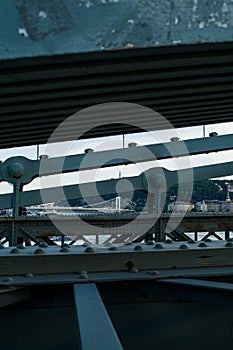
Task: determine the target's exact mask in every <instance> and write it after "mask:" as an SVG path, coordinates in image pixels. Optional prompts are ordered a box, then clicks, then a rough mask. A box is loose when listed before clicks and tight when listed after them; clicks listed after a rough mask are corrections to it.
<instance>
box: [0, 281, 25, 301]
mask: <svg viewBox="0 0 233 350" xmlns="http://www.w3.org/2000/svg"><path fill="white" fill-rule="evenodd" d="M9 281H10V280H9ZM28 299H30V292H29V290H27V289H25V288H19V287H18V288H15V287H11V288H4V287H1V288H0V307H4V306H7V305H12V304H16V303H19V302H21V301H25V300H28Z"/></svg>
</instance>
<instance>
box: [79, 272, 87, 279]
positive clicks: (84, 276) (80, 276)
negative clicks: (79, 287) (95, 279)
mask: <svg viewBox="0 0 233 350" xmlns="http://www.w3.org/2000/svg"><path fill="white" fill-rule="evenodd" d="M79 278H81V279H86V278H88V274H87V271H85V270H83V271H80V272H79Z"/></svg>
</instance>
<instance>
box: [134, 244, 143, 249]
mask: <svg viewBox="0 0 233 350" xmlns="http://www.w3.org/2000/svg"><path fill="white" fill-rule="evenodd" d="M134 250H143V248H142V246H141V245H136V247H134Z"/></svg>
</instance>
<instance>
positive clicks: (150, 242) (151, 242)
mask: <svg viewBox="0 0 233 350" xmlns="http://www.w3.org/2000/svg"><path fill="white" fill-rule="evenodd" d="M154 244H155V242H154V241H153V240H151V239H150V240H149V241H147V242H146V245H154Z"/></svg>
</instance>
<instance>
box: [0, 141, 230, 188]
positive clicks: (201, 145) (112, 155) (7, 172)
mask: <svg viewBox="0 0 233 350" xmlns="http://www.w3.org/2000/svg"><path fill="white" fill-rule="evenodd" d="M232 148H233V135H223V136H218V137H209V138H198V139H190V140H184V141H176V142H165V143H159V144H149V145H145V146H138V147H136V148H135V147H131V148H130V147H129V148H123V149H122V148H120V149H119V148H118V149H114V150H108V151H101V152H89V153H83V154H76V155H72V156H62V157H55V158H48V157H44V158H43V157H42V159H41V160H32V159H28V158H25V157H22V156H18V157H17V156H16V157H11V158H8V159H7V160H6V161H4V162H3V163H1V164H0V181H8V182H10V183H14V179H15V178H16V177H20V184H21V185H25V184H28V183H30V182H31V181H32V180H33V179H34V178H36V177H39V176H40V177H41V176H47V175H53V174H61V173H67V172H72V171H78V170H80V171H81V170H87V169H95V168H100V167H101V168H105V167H111V166H117V165H127V164H131V163H140V162H146V161H153V160H161V159H167V158H173V157H182V156H191V155H197V154H201V153H209V152H219V151H226V150H230V149H232ZM232 172H233V170H232ZM207 176H208V175H207Z"/></svg>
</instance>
